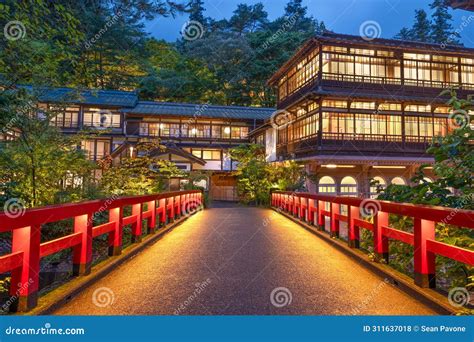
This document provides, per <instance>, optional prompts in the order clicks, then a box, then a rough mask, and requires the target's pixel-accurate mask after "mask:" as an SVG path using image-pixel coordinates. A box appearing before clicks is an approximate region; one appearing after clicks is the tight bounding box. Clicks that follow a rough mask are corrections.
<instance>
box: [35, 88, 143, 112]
mask: <svg viewBox="0 0 474 342" xmlns="http://www.w3.org/2000/svg"><path fill="white" fill-rule="evenodd" d="M26 88H27V89H29V90H32V91H33V92H35V94H36V95H37V96H38V98H39V99H40V100H41V101H44V102H69V103H77V104H79V103H80V104H88V105H97V106H117V107H133V106H135V104H136V103H137V102H138V96H137V94H136V93H135V92H129V91H119V90H76V89H71V88H33V87H31V86H26Z"/></svg>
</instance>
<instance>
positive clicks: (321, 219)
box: [317, 201, 325, 230]
mask: <svg viewBox="0 0 474 342" xmlns="http://www.w3.org/2000/svg"><path fill="white" fill-rule="evenodd" d="M324 209H325V202H324V201H318V214H317V215H318V229H319V230H324V226H325V224H324V223H325V219H324V215H323V213H322V211H323V210H324Z"/></svg>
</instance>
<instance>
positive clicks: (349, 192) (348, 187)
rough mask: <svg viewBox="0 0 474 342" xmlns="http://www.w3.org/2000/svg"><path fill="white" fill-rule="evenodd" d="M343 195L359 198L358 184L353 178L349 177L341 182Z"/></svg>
mask: <svg viewBox="0 0 474 342" xmlns="http://www.w3.org/2000/svg"><path fill="white" fill-rule="evenodd" d="M341 195H345V196H357V182H356V180H355V179H354V178H353V177H350V176H347V177H344V178H343V179H342V180H341Z"/></svg>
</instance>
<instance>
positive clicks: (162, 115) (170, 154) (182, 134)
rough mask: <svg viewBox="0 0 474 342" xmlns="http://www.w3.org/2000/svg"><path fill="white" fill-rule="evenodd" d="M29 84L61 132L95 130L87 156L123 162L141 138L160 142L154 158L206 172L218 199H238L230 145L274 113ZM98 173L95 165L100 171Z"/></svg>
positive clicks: (3, 137) (245, 139)
mask: <svg viewBox="0 0 474 342" xmlns="http://www.w3.org/2000/svg"><path fill="white" fill-rule="evenodd" d="M27 88H29V89H30V90H31V91H32V92H33V93H35V94H36V95H37V96H38V98H39V99H40V101H41V103H40V105H39V107H40V110H41V109H43V110H45V111H46V110H48V111H53V112H54V113H55V114H56V113H57V114H56V115H55V116H54V118H53V120H52V121H51V125H53V126H56V127H58V128H60V129H61V131H62V132H63V133H65V134H77V133H78V132H84V131H85V130H87V129H92V130H91V132H93V134H91V135H90V139H85V140H83V141H82V144H81V145H82V146H80V148H82V149H83V150H84V151H86V153H87V156H88V158H89V159H91V160H94V161H99V160H101V159H103V158H105V157H108V156H111V157H112V158H113V161H114V162H115V163H119V162H120V160H121V158H123V157H125V156H126V157H130V156H135V155H136V154H137V149H136V145H137V144H138V143H140V142H145V141H150V140H154V141H159V143H160V144H161V145H164V146H166V149H164V150H160V151H154V152H153V157H155V158H157V159H166V160H170V161H173V162H174V163H176V165H177V167H178V168H180V169H182V170H185V171H196V170H200V171H206V172H205V173H206V174H208V175H209V177H208V180H207V181H204V182H202V183H201V184H200V185H202V186H204V187H205V188H206V189H207V190H209V191H210V193H211V195H214V196H213V197H214V199H220V200H236V199H237V198H236V191H235V180H234V178H233V176H231V171H232V170H235V167H236V163H235V162H233V161H232V160H231V158H230V156H229V149H230V148H232V147H235V146H238V145H240V144H244V143H248V142H249V138H248V133H249V131H251V130H254V129H255V128H256V127H258V126H260V125H262V124H263V123H264V120H265V119H268V118H269V117H270V116H271V114H272V113H273V112H274V109H272V108H256V107H239V106H215V105H209V104H187V103H167V102H152V101H140V100H139V98H138V96H137V94H136V93H135V92H126V91H113V90H85V91H77V90H74V89H69V88H42V89H33V88H31V87H27ZM101 131H102V132H101ZM97 132H100V133H101V134H96V133H97ZM14 135H15V132H13V131H8V132H2V134H0V140H6V139H14ZM100 173H101V170H97V174H96V176H97V177H100ZM213 180H216V182H215V183H216V184H215V186H213V184H212V182H213ZM174 187H175V188H176V187H179V183H176V184H174Z"/></svg>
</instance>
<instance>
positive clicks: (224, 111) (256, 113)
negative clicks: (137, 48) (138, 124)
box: [123, 101, 275, 120]
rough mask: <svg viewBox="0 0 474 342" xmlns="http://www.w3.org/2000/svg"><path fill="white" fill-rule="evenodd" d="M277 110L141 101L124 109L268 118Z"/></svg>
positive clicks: (208, 116) (132, 111)
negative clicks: (132, 106)
mask: <svg viewBox="0 0 474 342" xmlns="http://www.w3.org/2000/svg"><path fill="white" fill-rule="evenodd" d="M274 111H275V109H273V108H261V107H239V106H215V105H208V104H189V103H171V102H151V101H139V102H138V103H137V105H136V106H135V107H134V108H130V109H123V112H125V113H129V114H146V115H171V116H172V115H179V116H191V117H196V118H198V117H203V118H228V119H257V120H265V119H268V118H269V117H270V116H271V115H272V113H273V112H274Z"/></svg>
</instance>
